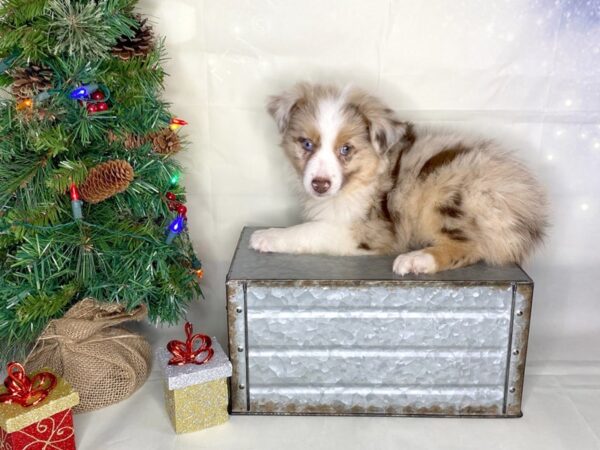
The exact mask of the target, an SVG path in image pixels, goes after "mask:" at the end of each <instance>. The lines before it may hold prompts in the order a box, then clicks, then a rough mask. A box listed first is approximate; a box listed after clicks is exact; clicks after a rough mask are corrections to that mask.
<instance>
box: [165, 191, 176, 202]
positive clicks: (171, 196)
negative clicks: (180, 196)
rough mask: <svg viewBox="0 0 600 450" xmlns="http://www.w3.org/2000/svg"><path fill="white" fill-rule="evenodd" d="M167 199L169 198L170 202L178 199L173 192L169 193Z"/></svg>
mask: <svg viewBox="0 0 600 450" xmlns="http://www.w3.org/2000/svg"><path fill="white" fill-rule="evenodd" d="M165 197H167V200H170V201H174V200H177V197H176V196H175V194H173V193H172V192H167V193H166V195H165Z"/></svg>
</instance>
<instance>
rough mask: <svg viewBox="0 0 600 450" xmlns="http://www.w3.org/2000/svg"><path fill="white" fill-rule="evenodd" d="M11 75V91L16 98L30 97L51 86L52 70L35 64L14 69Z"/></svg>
mask: <svg viewBox="0 0 600 450" xmlns="http://www.w3.org/2000/svg"><path fill="white" fill-rule="evenodd" d="M12 77H13V85H12V92H13V95H14V96H15V98H16V99H17V100H25V99H27V98H32V97H34V96H35V95H37V94H39V93H40V92H42V91H47V90H48V89H50V88H51V87H52V77H53V73H52V70H50V69H49V68H47V67H43V66H38V65H36V64H29V66H27V67H21V68H18V69H15V70H14V71H13V73H12Z"/></svg>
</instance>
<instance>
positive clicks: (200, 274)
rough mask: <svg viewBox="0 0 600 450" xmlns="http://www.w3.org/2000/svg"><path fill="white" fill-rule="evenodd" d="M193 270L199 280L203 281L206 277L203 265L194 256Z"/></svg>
mask: <svg viewBox="0 0 600 450" xmlns="http://www.w3.org/2000/svg"><path fill="white" fill-rule="evenodd" d="M192 269H193V270H194V273H195V274H196V276H197V277H198V280H202V277H203V276H204V270H202V263H201V262H200V260H199V259H198V258H196V256H194V258H193V259H192Z"/></svg>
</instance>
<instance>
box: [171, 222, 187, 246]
mask: <svg viewBox="0 0 600 450" xmlns="http://www.w3.org/2000/svg"><path fill="white" fill-rule="evenodd" d="M184 226H185V223H184V220H183V216H177V217H176V218H175V219H173V222H171V224H170V225H169V234H168V236H167V244H170V243H171V242H173V239H175V237H176V236H177V235H178V234H179V233H181V232H182V231H183V227H184Z"/></svg>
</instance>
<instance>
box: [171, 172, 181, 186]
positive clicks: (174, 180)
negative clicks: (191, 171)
mask: <svg viewBox="0 0 600 450" xmlns="http://www.w3.org/2000/svg"><path fill="white" fill-rule="evenodd" d="M180 175H181V174H180V173H179V172H175V173H174V174H173V176H172V177H171V185H174V184H177V183H178V182H179V176H180Z"/></svg>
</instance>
